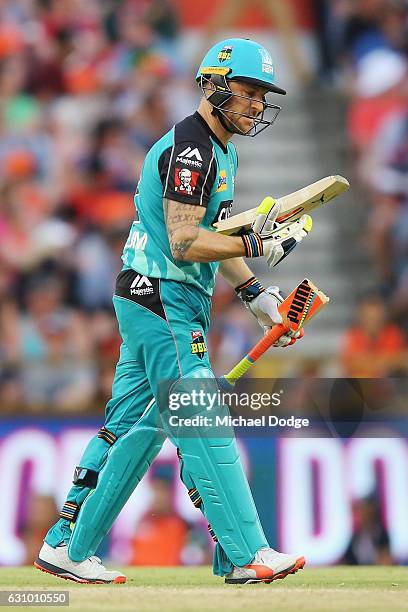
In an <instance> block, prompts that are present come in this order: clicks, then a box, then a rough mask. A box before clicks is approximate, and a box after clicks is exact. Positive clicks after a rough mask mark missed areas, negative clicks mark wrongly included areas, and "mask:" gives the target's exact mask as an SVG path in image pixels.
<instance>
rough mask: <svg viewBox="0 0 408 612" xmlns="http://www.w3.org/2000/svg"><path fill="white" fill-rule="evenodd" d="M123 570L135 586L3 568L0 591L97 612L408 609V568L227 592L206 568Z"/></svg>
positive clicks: (316, 574) (311, 576)
mask: <svg viewBox="0 0 408 612" xmlns="http://www.w3.org/2000/svg"><path fill="white" fill-rule="evenodd" d="M122 569H123V570H124V571H125V573H126V574H127V576H128V582H127V583H126V584H125V585H120V584H119V585H113V586H110V585H80V584H75V583H73V582H70V581H66V580H61V579H58V578H54V577H53V576H51V575H48V574H45V573H43V572H40V571H38V570H36V569H34V568H30V567H24V568H3V569H0V590H12V589H17V590H19V589H28V590H40V589H44V590H63V591H67V590H69V592H70V606H69V608H60V609H61V610H64V609H65V610H67V609H68V610H84V611H95V612H105V611H106V612H108V611H109V612H110V611H112V612H128V611H129V612H130V611H131V612H139V611H143V612H144V611H149V612H150V611H151V612H157V611H158V610H161V611H162V612H190V611H207V610H208V611H215V610H217V612H227V611H229V610H254V611H256V612H261V611H264V610H265V611H266V610H268V611H270V610H273V611H274V612H282V611H283V612H295V611H296V612H333V611H336V612H361V611H362V610H366V611H367V612H377V611H378V612H388V611H392V612H395V611H402V610H404V611H407V610H408V568H402V567H356V568H354V567H343V566H338V567H330V568H324V569H320V568H319V569H317V568H316V569H305V570H303V571H300V572H298V573H297V574H296V575H294V576H288V577H287V578H285V580H279V581H276V582H274V583H272V584H270V585H266V584H256V585H247V586H235V585H234V586H231V585H225V584H224V582H223V580H222V579H221V578H217V577H215V576H213V575H212V573H211V570H210V568H207V567H202V568H191V569H190V568H185V567H183V568H170V569H168V568H166V569H165V568H134V567H132V568H122ZM11 609H13V610H14V609H16V610H19V609H22V608H20V607H15V608H14V607H13V608H10V610H11ZM34 609H35V610H45V609H46V608H43V607H40V606H39V607H35V608H34ZM48 609H49V608H48ZM51 609H56V608H51Z"/></svg>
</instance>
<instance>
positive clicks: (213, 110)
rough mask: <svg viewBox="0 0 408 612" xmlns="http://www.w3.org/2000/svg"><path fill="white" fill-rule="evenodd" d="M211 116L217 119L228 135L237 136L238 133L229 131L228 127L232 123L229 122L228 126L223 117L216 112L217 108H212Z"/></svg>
mask: <svg viewBox="0 0 408 612" xmlns="http://www.w3.org/2000/svg"><path fill="white" fill-rule="evenodd" d="M211 114H212V115H214V117H217V119H218V121H219V122H220V123H221V125H222V127H223V128H224V130H226V131H227V132H229V133H230V134H239V132H237V131H235V130H233V129H231V127H230V125H231V123H232V122H230V125H228V123H227V121H226V119H225V117H224V115H223V114H222V113H221V112H220V111H219V110H218V108H214V107H213V109H212V111H211Z"/></svg>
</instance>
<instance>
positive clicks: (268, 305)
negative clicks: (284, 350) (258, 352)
mask: <svg viewBox="0 0 408 612" xmlns="http://www.w3.org/2000/svg"><path fill="white" fill-rule="evenodd" d="M283 300H284V297H283V296H282V294H281V293H280V292H279V287H276V286H270V287H267V288H266V289H265V291H264V292H263V293H261V294H260V295H259V296H258V297H257V298H255V299H254V300H252V302H249V304H248V306H249V309H250V310H251V312H252V314H254V315H255V316H256V318H257V320H258V323H259V325H260V326H261V327H262V328H263V330H264V333H265V334H266V333H267V332H268V331H269V330H270V329H271V327H272V326H273V325H276V324H277V323H282V317H281V315H280V313H279V310H278V308H279V306H280V304H282V302H283ZM303 334H304V332H303V329H301V330H300V331H298V332H292V331H288V332H287V333H286V334H284V335H283V336H281V337H280V338H279V340H277V341H276V342H275V343H274V344H273V346H280V347H285V346H290V345H292V344H294V343H295V342H296V340H298V339H299V338H302V337H303Z"/></svg>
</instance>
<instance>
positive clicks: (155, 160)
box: [35, 38, 310, 584]
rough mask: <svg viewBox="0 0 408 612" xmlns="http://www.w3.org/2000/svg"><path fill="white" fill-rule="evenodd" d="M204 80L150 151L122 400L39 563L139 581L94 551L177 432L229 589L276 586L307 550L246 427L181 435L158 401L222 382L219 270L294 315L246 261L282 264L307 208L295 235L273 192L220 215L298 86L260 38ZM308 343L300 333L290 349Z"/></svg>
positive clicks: (115, 403)
mask: <svg viewBox="0 0 408 612" xmlns="http://www.w3.org/2000/svg"><path fill="white" fill-rule="evenodd" d="M196 80H197V82H198V84H199V86H200V87H201V90H202V93H203V97H202V99H201V102H200V104H199V107H198V110H197V112H195V113H194V114H193V115H191V116H189V117H186V118H185V119H184V120H183V121H181V122H180V123H178V124H177V125H175V126H174V127H173V128H172V129H171V130H170V131H169V132H168V133H167V134H165V135H164V136H163V137H162V138H161V139H160V140H159V141H158V142H156V144H155V145H154V146H153V147H152V148H151V149H150V151H149V152H148V153H147V155H146V159H145V161H144V165H143V169H142V173H141V178H140V181H139V184H138V187H137V190H136V194H135V198H134V202H135V208H136V212H135V220H134V222H133V224H132V226H131V229H130V233H129V237H128V239H127V242H126V244H125V247H124V251H123V257H122V259H123V262H124V265H123V269H122V271H121V273H120V274H119V276H118V279H117V284H116V290H115V295H114V297H113V302H114V307H115V311H116V315H117V319H118V323H119V329H120V334H121V336H122V340H123V343H122V345H121V350H120V358H119V361H118V364H117V368H116V374H115V379H114V382H113V387H112V398H111V399H110V400H109V402H108V403H107V405H106V411H105V422H104V424H103V426H102V427H101V428H100V430H99V432H98V433H97V434H96V435H95V437H94V438H93V439H92V440H91V441H90V442H89V444H88V446H87V448H86V450H85V452H84V454H83V456H82V458H81V461H80V465H79V466H78V467H77V468H75V472H74V479H73V487H72V488H71V490H70V491H69V493H68V496H67V499H66V502H65V504H64V506H63V508H62V510H61V513H60V519H59V520H58V522H57V523H56V524H55V525H53V526H52V527H51V529H50V530H49V531H48V533H47V535H46V537H45V541H44V545H43V547H42V548H41V551H40V553H39V556H38V559H37V561H36V563H35V566H36V567H37V568H39V569H41V570H43V571H46V572H49V573H51V574H54V575H56V576H59V577H62V578H67V579H70V580H75V581H77V582H83V583H90V582H96V583H122V582H126V577H125V576H124V575H123V574H122V573H120V572H117V571H110V570H107V569H106V568H105V567H104V566H103V565H102V563H101V560H100V559H99V558H98V557H96V556H94V553H95V551H96V549H97V548H98V545H99V544H100V542H101V540H102V538H103V537H104V536H105V535H106V534H107V533H108V531H109V530H110V528H111V526H112V524H113V522H114V520H115V519H116V517H117V516H118V514H119V512H120V511H121V509H122V508H123V506H124V504H125V503H126V501H127V499H128V498H129V496H130V494H131V493H132V492H133V490H134V489H135V487H136V486H137V484H138V483H139V482H140V480H141V478H142V477H143V475H144V474H145V472H146V470H147V469H148V467H149V466H150V464H151V463H152V461H153V460H154V458H155V457H156V455H157V454H158V452H159V451H160V449H161V447H162V444H163V442H164V440H165V438H166V436H169V437H170V438H171V440H172V442H174V444H175V445H176V446H177V449H178V454H179V458H180V465H181V478H182V480H183V482H184V483H185V485H186V487H187V489H188V492H189V495H190V498H191V500H192V502H193V503H194V505H195V506H197V507H199V508H200V509H201V511H202V512H203V514H204V515H205V517H206V519H207V520H208V523H209V528H210V532H211V534H212V535H213V537H214V539H215V541H216V545H215V551H214V564H213V570H214V573H215V574H216V575H220V576H225V582H227V583H229V584H237V583H238V584H244V583H247V582H271V581H272V580H275V579H276V578H284V577H285V576H287V575H288V574H290V573H294V572H296V571H297V570H298V569H299V568H302V567H303V566H304V563H305V560H304V558H303V557H301V556H296V555H290V554H283V553H279V552H277V551H275V550H274V549H272V548H270V546H269V543H268V542H267V540H266V538H265V535H264V532H263V530H262V527H261V524H260V521H259V518H258V514H257V511H256V508H255V504H254V501H253V499H252V495H251V491H250V488H249V485H248V482H247V479H246V476H245V474H244V471H243V468H242V464H241V461H240V458H239V454H238V450H237V445H236V441H235V438H234V436H233V434H231V436H229V437H227V438H225V437H209V436H205V435H203V436H200V435H195V436H190V437H188V436H179V437H177V436H176V435H175V434H174V435H173V433H172V431H170V430H168V429H167V428H166V425H165V423H164V419H163V418H162V414H161V412H160V407H159V405H158V404H159V402H158V397H159V395H160V381H162V380H170V379H171V380H174V381H179V383H180V384H184V382H185V381H186V380H190V379H191V380H194V379H195V380H198V381H200V380H210V381H214V374H213V371H212V368H211V364H210V360H209V357H208V352H207V345H206V334H207V331H208V328H209V325H210V306H211V295H212V292H213V288H214V284H215V277H216V273H217V271H219V272H220V274H221V275H222V276H223V277H224V278H225V279H226V280H227V281H228V282H229V283H230V284H231V286H232V287H234V289H235V291H236V292H237V294H238V295H239V297H240V298H241V299H242V300H243V302H244V304H245V306H246V307H247V308H248V309H249V310H250V311H251V312H252V314H254V315H255V316H256V317H257V319H258V321H259V323H260V324H261V325H262V326H263V327H264V328H270V327H271V326H272V325H274V324H276V323H280V322H281V321H282V319H281V316H280V314H279V312H278V306H279V304H280V303H281V302H282V300H283V298H282V296H281V295H280V293H279V289H278V288H277V287H268V288H267V289H265V288H264V287H263V286H262V285H261V283H260V282H259V280H257V279H256V278H255V277H254V275H253V274H252V272H251V270H250V268H249V267H248V265H247V263H246V261H245V258H246V259H248V258H254V257H263V258H264V260H265V262H266V264H267V265H268V266H270V267H271V268H273V267H274V266H275V265H276V264H278V263H279V262H280V261H281V260H282V259H283V258H284V257H286V256H287V255H288V254H289V253H290V252H291V251H292V250H293V248H294V246H296V244H298V243H299V242H300V241H301V240H302V239H303V238H304V237H305V236H306V235H307V233H308V231H309V230H310V220H309V218H306V217H305V218H302V219H301V221H300V222H299V221H298V222H297V223H294V224H293V228H291V232H289V234H290V235H289V237H287V236H288V234H286V238H285V239H283V238H282V237H278V238H276V232H275V234H274V233H273V229H276V228H275V225H276V223H275V218H276V216H277V215H278V212H279V211H278V210H277V207H278V205H277V204H276V203H275V202H274V200H273V199H271V198H270V199H269V201H270V202H271V203H272V204H270V205H269V207H268V208H267V209H265V207H264V209H263V210H261V211H260V213H259V214H258V216H257V218H256V220H255V222H254V224H253V228H252V229H253V231H252V232H250V233H247V234H246V235H243V236H224V235H221V234H217V233H215V231H214V228H213V224H214V223H215V222H217V221H218V220H220V219H224V218H226V217H228V216H229V214H230V211H231V205H232V201H233V197H234V178H235V174H236V171H237V167H238V159H237V153H236V150H235V147H234V145H233V144H232V143H231V142H230V139H231V137H232V136H233V135H235V134H238V135H242V136H255V135H256V134H259V133H260V132H261V131H263V130H264V129H265V128H267V127H268V126H270V125H271V124H272V123H273V122H274V120H275V119H276V116H277V114H278V113H279V110H280V107H279V106H276V105H274V104H271V103H270V102H267V100H266V96H267V95H268V94H270V93H272V94H285V93H286V92H285V91H284V90H282V89H281V88H279V87H278V86H277V85H276V84H275V68H274V65H273V62H272V59H271V56H270V55H269V53H268V51H267V50H266V49H265V48H264V47H263V46H262V45H260V44H258V43H256V42H254V41H252V40H247V39H239V38H235V39H230V40H225V41H222V42H220V43H218V44H216V45H215V46H213V47H212V48H211V49H210V50H209V51H208V53H207V55H206V56H205V57H204V59H203V61H202V64H201V65H200V67H199V70H198V73H197V77H196ZM252 204H253V203H251V205H252ZM296 339H297V337H294V336H291V335H289V334H288V335H287V336H284V337H283V338H281V339H280V340H279V342H278V345H279V346H286V345H289V344H293V342H295V340H296ZM176 384H178V383H176Z"/></svg>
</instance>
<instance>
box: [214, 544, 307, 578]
mask: <svg viewBox="0 0 408 612" xmlns="http://www.w3.org/2000/svg"><path fill="white" fill-rule="evenodd" d="M305 563H306V561H305V558H304V557H298V556H296V555H285V554H284V553H279V552H277V551H276V550H274V549H273V548H261V549H260V550H258V552H257V553H256V555H255V557H254V558H253V560H252V561H251V563H249V565H244V567H237V566H234V569H233V570H232V572H231V573H230V574H227V575H226V576H225V582H226V584H253V583H256V582H266V583H269V582H273V581H274V580H280V579H282V578H286V576H287V575H288V574H295V573H296V572H297V571H298V570H300V569H303V568H304V566H305Z"/></svg>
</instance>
